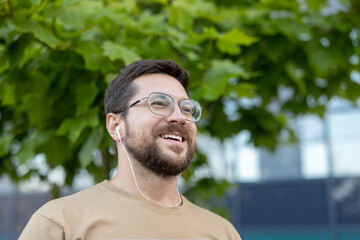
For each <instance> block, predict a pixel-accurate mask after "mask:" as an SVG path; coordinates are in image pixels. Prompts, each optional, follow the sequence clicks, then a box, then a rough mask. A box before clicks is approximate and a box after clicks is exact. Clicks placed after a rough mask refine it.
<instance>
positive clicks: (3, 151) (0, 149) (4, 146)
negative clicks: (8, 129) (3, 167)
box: [0, 134, 14, 157]
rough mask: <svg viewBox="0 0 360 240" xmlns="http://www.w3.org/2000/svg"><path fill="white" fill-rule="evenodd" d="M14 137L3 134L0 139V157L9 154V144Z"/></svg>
mask: <svg viewBox="0 0 360 240" xmlns="http://www.w3.org/2000/svg"><path fill="white" fill-rule="evenodd" d="M13 138H14V136H13V135H12V134H3V135H2V136H1V138H0V157H4V156H5V155H7V154H9V153H10V147H11V143H12V141H13Z"/></svg>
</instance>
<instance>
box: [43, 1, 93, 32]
mask: <svg viewBox="0 0 360 240" xmlns="http://www.w3.org/2000/svg"><path fill="white" fill-rule="evenodd" d="M44 17H46V18H56V19H58V20H60V21H61V22H62V23H63V24H66V25H69V26H74V27H82V26H83V25H84V20H85V17H86V15H85V13H84V10H83V8H79V7H74V6H65V7H63V6H56V7H55V6H54V7H52V8H48V9H46V10H45V11H44Z"/></svg>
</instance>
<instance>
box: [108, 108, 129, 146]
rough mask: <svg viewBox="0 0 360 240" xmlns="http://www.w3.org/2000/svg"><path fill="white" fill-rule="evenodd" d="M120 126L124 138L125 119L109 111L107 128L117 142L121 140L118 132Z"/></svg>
mask: <svg viewBox="0 0 360 240" xmlns="http://www.w3.org/2000/svg"><path fill="white" fill-rule="evenodd" d="M117 126H119V127H120V136H121V138H122V139H121V140H123V139H124V134H125V131H124V124H123V119H122V118H121V117H120V116H119V115H116V114H115V113H109V114H107V115H106V129H107V131H108V132H109V134H110V136H111V138H112V139H113V140H114V141H115V142H120V139H119V136H118V134H117V132H116V127H117Z"/></svg>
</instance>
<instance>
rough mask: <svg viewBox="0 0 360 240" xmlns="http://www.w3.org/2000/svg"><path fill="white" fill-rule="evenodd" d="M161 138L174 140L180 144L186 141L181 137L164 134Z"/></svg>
mask: <svg viewBox="0 0 360 240" xmlns="http://www.w3.org/2000/svg"><path fill="white" fill-rule="evenodd" d="M160 137H161V138H163V139H170V140H174V141H178V142H183V141H184V139H183V138H182V137H180V136H176V135H172V134H162V135H160Z"/></svg>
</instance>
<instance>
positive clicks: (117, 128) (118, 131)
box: [115, 126, 121, 140]
mask: <svg viewBox="0 0 360 240" xmlns="http://www.w3.org/2000/svg"><path fill="white" fill-rule="evenodd" d="M115 131H116V133H117V135H118V137H119V139H120V140H121V136H120V126H117V127H116V128H115Z"/></svg>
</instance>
